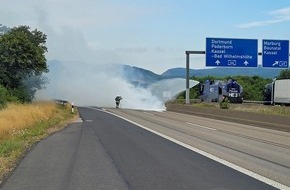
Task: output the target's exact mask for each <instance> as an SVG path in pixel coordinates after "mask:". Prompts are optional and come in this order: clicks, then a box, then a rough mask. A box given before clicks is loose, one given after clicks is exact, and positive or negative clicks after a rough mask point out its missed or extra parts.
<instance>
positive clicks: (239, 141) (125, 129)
mask: <svg viewBox="0 0 290 190" xmlns="http://www.w3.org/2000/svg"><path fill="white" fill-rule="evenodd" d="M79 112H80V116H81V118H82V120H83V122H76V123H72V124H71V125H69V126H68V127H66V128H65V129H64V130H62V131H60V132H58V133H55V134H53V135H52V136H50V137H48V138H46V139H45V140H43V141H41V142H39V143H38V144H37V145H36V146H35V147H34V148H33V149H32V150H31V151H30V152H29V153H28V155H27V156H26V157H25V158H24V159H23V160H22V161H21V163H20V164H19V166H18V167H17V168H16V170H15V171H14V172H13V174H12V175H11V176H10V177H9V178H8V180H7V181H6V182H5V183H4V185H3V186H2V187H1V189H21V190H22V189H29V190H30V189H31V190H33V189H54V190H56V189H108V190H112V189H118V190H119V189H120V190H122V189H144V190H145V189H146V190H148V189H150V190H151V189H152V190H153V189H166V190H171V189H172V190H177V189H178V190H180V189H200V190H206V189H211V190H226V189H243V190H244V189H255V190H256V189H261V190H262V189H263V190H266V189H276V188H278V189H279V188H280V189H290V188H289V186H290V180H289V179H290V177H289V176H290V157H289V155H290V134H289V133H285V132H278V131H272V130H269V129H263V128H257V127H253V126H247V125H241V124H235V123H230V122H225V121H218V120H212V119H205V118H201V117H195V116H190V115H185V114H179V113H173V112H154V111H141V110H126V109H107V110H104V109H100V108H79ZM120 117H121V118H120ZM160 136H162V137H160Z"/></svg>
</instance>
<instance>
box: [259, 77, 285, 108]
mask: <svg viewBox="0 0 290 190" xmlns="http://www.w3.org/2000/svg"><path fill="white" fill-rule="evenodd" d="M263 94H264V103H265V104H272V105H286V106H290V79H277V80H276V79H274V80H273V82H272V83H270V84H267V85H266V86H265V89H264V93H263Z"/></svg>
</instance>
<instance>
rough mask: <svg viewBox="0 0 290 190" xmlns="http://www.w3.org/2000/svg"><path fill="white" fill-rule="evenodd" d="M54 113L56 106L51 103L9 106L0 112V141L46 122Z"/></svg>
mask: <svg viewBox="0 0 290 190" xmlns="http://www.w3.org/2000/svg"><path fill="white" fill-rule="evenodd" d="M56 112H57V105H56V104H55V103H53V102H36V103H33V104H25V105H23V104H10V105H8V107H7V108H5V109H3V110H1V111H0V139H3V138H6V137H9V136H11V135H13V134H14V133H17V132H19V131H21V130H24V129H27V128H29V127H31V126H33V124H35V123H37V122H40V121H43V120H48V119H50V118H51V117H53V115H54V114H55V113H56Z"/></svg>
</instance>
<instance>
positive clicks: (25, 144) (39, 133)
mask: <svg viewBox="0 0 290 190" xmlns="http://www.w3.org/2000/svg"><path fill="white" fill-rule="evenodd" d="M70 107H71V105H67V106H66V107H64V106H61V105H57V104H55V103H54V102H35V103H32V104H24V105H23V104H10V105H8V107H7V108H5V109H3V110H0V185H1V183H2V181H3V179H4V178H5V176H8V175H9V172H10V171H12V170H13V168H14V167H16V165H17V162H18V160H19V159H21V158H22V157H23V156H24V154H25V152H26V151H27V150H28V149H29V148H30V147H31V146H32V145H33V144H34V143H36V142H38V141H39V140H41V139H43V138H45V137H47V136H48V135H50V134H52V133H54V132H56V131H58V130H60V129H62V128H64V127H65V126H66V124H67V123H69V122H72V120H75V119H76V118H77V117H78V114H77V113H74V114H72V113H71V109H70Z"/></svg>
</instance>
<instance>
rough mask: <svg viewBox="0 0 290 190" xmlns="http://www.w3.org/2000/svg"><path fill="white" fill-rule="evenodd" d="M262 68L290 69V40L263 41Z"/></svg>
mask: <svg viewBox="0 0 290 190" xmlns="http://www.w3.org/2000/svg"><path fill="white" fill-rule="evenodd" d="M262 66H263V67H270V68H288V67H289V40H263V52H262Z"/></svg>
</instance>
